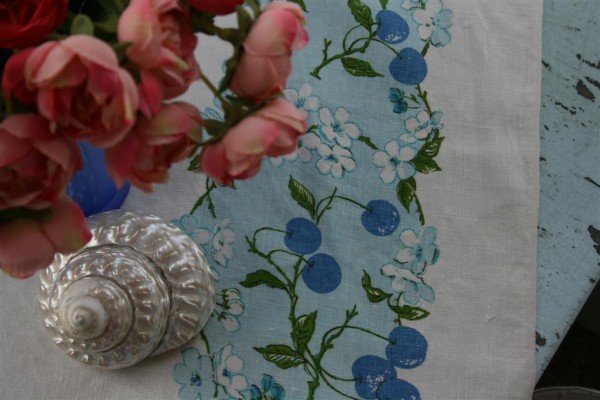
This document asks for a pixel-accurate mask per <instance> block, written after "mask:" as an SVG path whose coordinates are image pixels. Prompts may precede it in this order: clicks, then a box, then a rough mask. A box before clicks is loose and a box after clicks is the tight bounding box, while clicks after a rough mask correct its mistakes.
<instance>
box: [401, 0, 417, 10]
mask: <svg viewBox="0 0 600 400" xmlns="http://www.w3.org/2000/svg"><path fill="white" fill-rule="evenodd" d="M416 7H421V2H420V0H404V2H403V3H402V8H404V9H405V10H410V9H412V8H416Z"/></svg>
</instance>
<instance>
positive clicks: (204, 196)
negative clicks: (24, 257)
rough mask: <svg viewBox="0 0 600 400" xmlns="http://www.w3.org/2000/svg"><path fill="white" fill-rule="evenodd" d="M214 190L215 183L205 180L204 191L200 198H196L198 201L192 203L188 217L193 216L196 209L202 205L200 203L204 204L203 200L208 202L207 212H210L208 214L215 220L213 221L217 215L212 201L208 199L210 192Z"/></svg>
mask: <svg viewBox="0 0 600 400" xmlns="http://www.w3.org/2000/svg"><path fill="white" fill-rule="evenodd" d="M209 182H210V184H209ZM216 188H217V185H216V184H215V182H214V181H211V180H210V179H208V178H206V191H205V192H204V193H203V194H202V196H200V197H199V198H198V200H196V203H194V206H193V207H192V209H191V210H190V215H192V214H194V212H195V211H196V210H197V209H198V207H200V206H201V205H202V203H204V200H208V210H209V211H210V214H211V215H212V217H213V218H215V219H216V218H217V214H216V213H215V205H214V203H213V201H212V198H211V197H210V192H212V191H213V189H216Z"/></svg>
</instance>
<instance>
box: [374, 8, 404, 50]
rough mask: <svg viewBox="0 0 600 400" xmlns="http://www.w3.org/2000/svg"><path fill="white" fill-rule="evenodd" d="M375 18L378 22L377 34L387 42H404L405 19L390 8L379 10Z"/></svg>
mask: <svg viewBox="0 0 600 400" xmlns="http://www.w3.org/2000/svg"><path fill="white" fill-rule="evenodd" d="M375 20H376V21H377V23H378V24H379V27H378V28H377V36H378V37H379V39H381V40H383V41H384V42H386V43H389V44H397V43H401V42H404V41H405V40H406V38H407V37H408V32H409V29H408V24H407V23H406V20H405V19H404V18H402V17H401V16H399V15H398V14H396V13H395V12H393V11H390V10H381V11H379V12H378V13H377V16H376V17H375Z"/></svg>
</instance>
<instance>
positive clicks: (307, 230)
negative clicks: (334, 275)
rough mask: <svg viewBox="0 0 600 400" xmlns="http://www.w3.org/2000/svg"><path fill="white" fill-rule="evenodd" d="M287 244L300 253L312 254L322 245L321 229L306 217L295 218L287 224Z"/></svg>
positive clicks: (289, 247) (285, 240) (285, 239)
mask: <svg viewBox="0 0 600 400" xmlns="http://www.w3.org/2000/svg"><path fill="white" fill-rule="evenodd" d="M285 231H286V234H285V238H284V242H285V246H286V247H287V248H288V249H290V250H291V251H293V252H295V253H299V254H311V253H314V252H315V251H317V250H318V249H319V247H321V231H320V230H319V228H318V227H317V225H315V223H314V222H312V221H311V220H308V219H306V218H293V219H291V220H289V221H288V223H287V225H286V226H285Z"/></svg>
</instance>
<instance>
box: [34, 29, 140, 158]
mask: <svg viewBox="0 0 600 400" xmlns="http://www.w3.org/2000/svg"><path fill="white" fill-rule="evenodd" d="M25 78H26V83H27V86H28V87H29V88H30V89H34V90H36V91H37V106H38V110H39V113H40V114H42V115H43V116H44V117H46V118H47V119H48V120H50V122H51V128H52V130H53V131H54V130H56V129H57V127H61V128H62V129H63V130H64V132H65V133H67V134H68V135H70V136H71V137H73V138H75V139H81V140H88V141H89V142H90V143H92V144H93V145H94V146H98V147H109V146H112V145H114V144H115V143H117V142H118V141H120V140H121V139H122V138H123V137H125V135H126V134H127V132H129V130H130V129H131V127H132V126H133V124H134V123H135V117H136V113H137V108H138V93H137V88H136V85H135V82H134V80H133V78H132V77H131V76H130V75H129V73H128V72H127V71H125V70H124V69H122V68H120V67H119V62H118V60H117V55H116V54H115V52H114V51H113V49H112V48H111V47H110V46H109V45H108V44H106V43H105V42H103V41H102V40H100V39H96V38H94V37H92V36H87V35H73V36H69V37H68V38H66V39H65V40H62V41H60V42H56V41H53V42H46V43H44V44H42V45H41V46H39V47H38V48H36V49H35V50H34V51H33V52H32V53H31V55H30V56H29V57H28V59H27V62H26V64H25Z"/></svg>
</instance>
